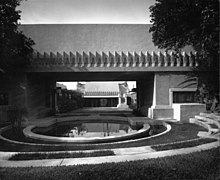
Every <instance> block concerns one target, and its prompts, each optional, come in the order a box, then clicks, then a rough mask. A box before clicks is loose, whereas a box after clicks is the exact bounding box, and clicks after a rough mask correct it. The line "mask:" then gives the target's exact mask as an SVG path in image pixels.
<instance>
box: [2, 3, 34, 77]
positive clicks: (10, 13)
mask: <svg viewBox="0 0 220 180" xmlns="http://www.w3.org/2000/svg"><path fill="white" fill-rule="evenodd" d="M21 1H22V0H1V1H0V72H6V73H7V72H10V71H13V70H15V69H16V68H19V67H24V65H27V64H28V63H29V56H30V54H31V53H32V51H33V49H32V47H31V46H32V45H33V44H34V42H33V41H32V40H31V39H30V38H27V37H26V36H25V35H24V34H23V33H22V32H21V31H19V30H18V26H19V22H18V21H19V20H20V15H19V14H20V11H18V10H16V7H17V6H19V5H20V2H21Z"/></svg>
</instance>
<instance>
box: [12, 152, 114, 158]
mask: <svg viewBox="0 0 220 180" xmlns="http://www.w3.org/2000/svg"><path fill="white" fill-rule="evenodd" d="M114 155H115V154H114V152H113V151H110V150H105V151H95V152H59V153H31V154H27V153H21V154H15V155H13V156H12V157H11V158H9V160H11V161H20V160H39V159H61V158H82V157H97V156H114Z"/></svg>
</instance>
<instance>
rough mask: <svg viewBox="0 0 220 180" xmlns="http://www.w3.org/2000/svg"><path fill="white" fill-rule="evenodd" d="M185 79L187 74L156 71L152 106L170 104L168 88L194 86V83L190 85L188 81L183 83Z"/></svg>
mask: <svg viewBox="0 0 220 180" xmlns="http://www.w3.org/2000/svg"><path fill="white" fill-rule="evenodd" d="M186 80H187V74H184V73H156V74H155V79H154V83H155V90H154V106H157V105H166V106H169V105H171V104H170V97H169V89H170V88H180V89H181V88H183V89H184V88H196V85H190V84H191V83H190V82H186V83H184V82H185V81H186Z"/></svg>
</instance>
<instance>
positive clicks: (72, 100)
mask: <svg viewBox="0 0 220 180" xmlns="http://www.w3.org/2000/svg"><path fill="white" fill-rule="evenodd" d="M82 107H83V97H82V93H80V92H78V91H72V90H65V89H63V90H61V93H60V94H58V111H59V112H60V113H66V112H69V111H72V110H74V109H78V108H82Z"/></svg>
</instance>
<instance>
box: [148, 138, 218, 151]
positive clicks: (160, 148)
mask: <svg viewBox="0 0 220 180" xmlns="http://www.w3.org/2000/svg"><path fill="white" fill-rule="evenodd" d="M215 141H217V140H216V139H210V138H198V139H195V140H192V141H185V142H176V143H169V144H161V145H154V146H151V148H153V149H155V150H156V151H164V150H170V149H180V148H186V147H194V146H198V145H201V144H206V143H211V142H215Z"/></svg>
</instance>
